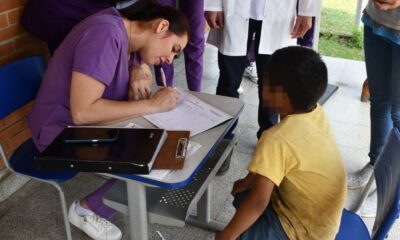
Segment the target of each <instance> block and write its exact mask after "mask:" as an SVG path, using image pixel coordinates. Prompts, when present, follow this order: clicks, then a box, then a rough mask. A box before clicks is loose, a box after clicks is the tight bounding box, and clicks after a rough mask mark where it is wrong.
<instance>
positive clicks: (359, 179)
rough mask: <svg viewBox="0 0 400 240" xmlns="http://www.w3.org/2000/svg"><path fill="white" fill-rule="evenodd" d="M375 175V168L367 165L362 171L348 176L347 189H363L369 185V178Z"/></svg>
mask: <svg viewBox="0 0 400 240" xmlns="http://www.w3.org/2000/svg"><path fill="white" fill-rule="evenodd" d="M373 173H374V166H372V165H371V164H370V163H367V164H366V165H365V166H364V167H363V168H362V169H360V170H358V171H357V172H355V173H353V174H348V175H347V189H357V188H362V187H364V186H365V185H367V183H368V181H369V178H370V177H371V175H372V174H373Z"/></svg>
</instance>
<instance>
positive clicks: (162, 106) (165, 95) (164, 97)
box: [151, 87, 179, 112]
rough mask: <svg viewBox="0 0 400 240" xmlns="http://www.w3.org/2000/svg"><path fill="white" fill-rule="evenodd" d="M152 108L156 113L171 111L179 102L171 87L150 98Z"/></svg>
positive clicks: (162, 89) (177, 95)
mask: <svg viewBox="0 0 400 240" xmlns="http://www.w3.org/2000/svg"><path fill="white" fill-rule="evenodd" d="M151 100H152V101H153V103H152V106H154V107H155V109H156V112H166V111H169V110H171V109H173V108H174V107H175V105H176V103H177V101H178V100H179V94H178V93H177V92H176V91H175V90H174V89H173V88H171V87H164V88H161V89H160V90H158V91H157V92H156V94H154V96H152V97H151Z"/></svg>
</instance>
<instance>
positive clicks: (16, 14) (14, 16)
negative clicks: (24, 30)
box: [7, 8, 23, 25]
mask: <svg viewBox="0 0 400 240" xmlns="http://www.w3.org/2000/svg"><path fill="white" fill-rule="evenodd" d="M22 11H23V8H17V9H15V10H12V11H10V12H8V13H7V15H8V24H10V25H11V24H16V23H19V22H20V20H21V17H22Z"/></svg>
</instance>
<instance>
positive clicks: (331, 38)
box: [318, 0, 364, 60]
mask: <svg viewBox="0 0 400 240" xmlns="http://www.w3.org/2000/svg"><path fill="white" fill-rule="evenodd" d="M356 7H357V0H324V1H322V12H321V26H320V33H321V37H320V39H319V46H318V50H319V52H320V53H321V54H322V55H325V56H332V57H340V58H346V59H355V60H364V54H363V49H362V45H363V38H362V30H361V29H355V24H354V18H355V11H356Z"/></svg>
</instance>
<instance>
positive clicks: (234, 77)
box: [216, 19, 278, 138]
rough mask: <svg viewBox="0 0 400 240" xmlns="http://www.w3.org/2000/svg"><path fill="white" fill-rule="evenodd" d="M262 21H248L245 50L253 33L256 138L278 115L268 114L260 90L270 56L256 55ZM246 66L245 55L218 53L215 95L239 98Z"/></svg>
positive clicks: (276, 119) (274, 121) (270, 125)
mask: <svg viewBox="0 0 400 240" xmlns="http://www.w3.org/2000/svg"><path fill="white" fill-rule="evenodd" d="M261 25H262V21H257V20H253V19H250V21H249V32H248V37H247V48H248V49H249V47H250V44H251V41H252V37H253V34H254V33H255V46H254V51H255V56H256V66H257V75H258V99H259V105H258V125H259V130H258V131H257V137H258V138H259V137H260V136H261V133H262V132H263V131H264V130H266V129H268V128H270V127H272V126H273V125H274V124H276V123H277V122H278V115H277V114H272V113H270V111H269V109H268V108H267V107H266V106H265V105H264V101H263V96H262V89H263V82H264V81H263V77H264V71H265V70H266V68H267V63H268V60H269V57H270V55H267V54H258V47H259V45H260V35H261ZM247 65H248V60H247V57H246V55H244V56H226V55H223V54H222V53H220V52H218V67H219V71H220V75H219V79H218V85H217V92H216V93H217V95H223V96H228V97H235V98H239V93H238V91H237V90H238V89H239V87H240V84H241V82H242V77H243V73H244V69H245V68H246V66H247Z"/></svg>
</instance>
